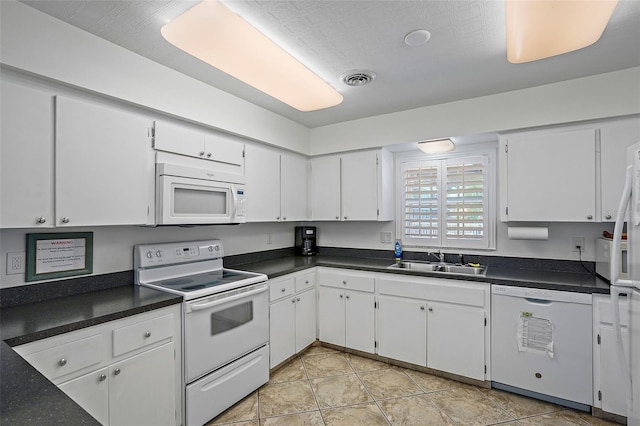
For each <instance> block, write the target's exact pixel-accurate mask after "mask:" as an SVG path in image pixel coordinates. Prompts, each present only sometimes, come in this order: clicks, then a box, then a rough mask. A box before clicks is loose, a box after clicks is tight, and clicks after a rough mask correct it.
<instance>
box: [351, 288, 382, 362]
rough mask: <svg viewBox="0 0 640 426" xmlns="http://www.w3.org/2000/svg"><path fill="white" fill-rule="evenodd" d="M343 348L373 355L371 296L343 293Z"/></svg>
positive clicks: (373, 318)
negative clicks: (344, 316) (344, 318)
mask: <svg viewBox="0 0 640 426" xmlns="http://www.w3.org/2000/svg"><path fill="white" fill-rule="evenodd" d="M344 297H345V307H346V308H345V315H346V321H345V324H346V325H345V346H346V347H347V348H350V349H356V350H359V351H364V352H369V353H375V351H376V349H375V343H376V326H375V306H374V304H375V298H374V296H373V294H366V293H355V292H345V296H344Z"/></svg>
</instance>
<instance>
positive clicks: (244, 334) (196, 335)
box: [184, 283, 269, 383]
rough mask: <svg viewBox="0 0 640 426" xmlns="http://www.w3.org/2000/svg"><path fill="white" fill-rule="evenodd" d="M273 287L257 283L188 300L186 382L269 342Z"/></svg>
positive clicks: (186, 308)
mask: <svg viewBox="0 0 640 426" xmlns="http://www.w3.org/2000/svg"><path fill="white" fill-rule="evenodd" d="M268 290H269V287H268V286H267V285H264V283H262V284H257V285H253V286H248V287H243V288H241V289H238V290H232V291H228V292H224V293H220V294H216V295H213V296H209V297H204V298H201V299H196V300H193V301H190V302H186V303H185V321H184V336H185V342H184V345H185V375H186V377H185V381H186V383H190V382H192V381H193V380H195V379H196V378H198V377H200V376H203V375H205V374H207V373H209V372H211V371H213V370H215V369H216V368H219V367H221V366H223V365H225V364H227V363H229V362H231V361H233V360H235V359H236V358H238V357H240V356H242V355H244V354H246V353H248V352H251V351H253V350H254V349H256V348H259V347H260V346H263V345H265V344H266V343H267V342H268V341H269V293H268Z"/></svg>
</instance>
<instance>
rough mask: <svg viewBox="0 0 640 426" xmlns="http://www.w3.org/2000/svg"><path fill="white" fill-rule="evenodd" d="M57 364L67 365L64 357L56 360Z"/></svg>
mask: <svg viewBox="0 0 640 426" xmlns="http://www.w3.org/2000/svg"><path fill="white" fill-rule="evenodd" d="M58 365H59V366H60V367H64V366H65V365H67V360H66V359H65V358H62V359H60V361H58Z"/></svg>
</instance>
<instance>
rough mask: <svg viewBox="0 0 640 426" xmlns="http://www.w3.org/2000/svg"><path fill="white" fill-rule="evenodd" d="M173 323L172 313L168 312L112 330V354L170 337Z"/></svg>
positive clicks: (125, 351)
mask: <svg viewBox="0 0 640 426" xmlns="http://www.w3.org/2000/svg"><path fill="white" fill-rule="evenodd" d="M173 325H174V318H173V314H169V315H164V316H161V317H158V318H153V319H150V320H147V321H142V322H139V323H136V324H132V325H129V326H127V327H121V328H117V329H115V330H113V356H114V357H115V356H119V355H122V354H125V353H127V352H131V351H133V350H136V349H140V348H143V347H145V346H148V345H152V344H154V343H157V342H160V341H162V340H165V339H170V338H172V337H173Z"/></svg>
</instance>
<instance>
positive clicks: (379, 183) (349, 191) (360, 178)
mask: <svg viewBox="0 0 640 426" xmlns="http://www.w3.org/2000/svg"><path fill="white" fill-rule="evenodd" d="M392 203H393V158H392V155H391V153H389V152H388V151H386V150H383V149H381V150H372V151H361V152H353V153H346V154H341V155H331V156H325V157H317V158H312V159H311V219H312V220H342V221H346V220H359V221H368V220H380V221H383V220H391V219H392V217H393V204H392Z"/></svg>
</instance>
